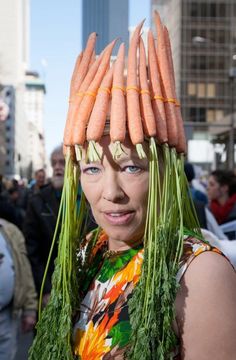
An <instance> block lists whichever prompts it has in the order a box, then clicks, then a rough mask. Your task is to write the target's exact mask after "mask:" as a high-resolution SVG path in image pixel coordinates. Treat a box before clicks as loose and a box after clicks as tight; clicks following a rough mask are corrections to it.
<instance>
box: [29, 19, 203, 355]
mask: <svg viewBox="0 0 236 360" xmlns="http://www.w3.org/2000/svg"><path fill="white" fill-rule="evenodd" d="M154 16H155V25H156V30H157V41H155V38H154V35H153V33H152V32H151V30H149V32H148V49H147V53H146V51H145V47H144V43H143V40H142V36H141V35H140V33H141V29H142V26H143V22H141V23H140V24H139V25H138V26H137V27H136V29H135V31H134V33H133V36H132V39H131V42H130V47H129V51H128V59H127V69H125V46H124V44H123V43H122V44H121V45H120V47H119V51H118V54H117V57H116V60H115V61H114V62H113V64H112V65H110V62H111V54H112V50H113V48H114V45H115V43H116V40H114V41H113V42H111V43H110V44H109V45H108V46H107V47H106V48H105V49H104V50H103V51H102V53H101V54H100V55H99V56H98V57H97V58H96V57H95V51H94V49H95V42H96V34H95V33H92V34H91V35H90V36H89V39H88V42H87V45H86V48H85V50H84V51H83V52H82V53H81V54H80V55H79V57H78V59H77V61H76V64H75V68H74V72H73V75H72V79H71V86H70V98H69V110H68V115H67V121H66V126H65V131H64V152H65V157H66V169H65V181H64V188H63V193H62V201H61V206H60V211H59V216H58V222H59V221H60V222H61V224H62V225H61V231H60V238H59V239H60V240H59V249H58V258H57V261H56V266H55V272H54V276H53V288H52V292H51V297H50V301H49V304H48V306H47V307H46V309H45V310H44V311H43V313H42V314H41V311H40V321H39V323H38V325H37V330H38V335H37V337H36V339H35V341H34V343H33V346H32V348H31V351H30V359H31V360H34V359H35V360H38V359H42V360H43V359H45V360H48V359H55V360H57V359H68V360H72V359H74V355H73V352H72V349H71V334H72V321H71V319H72V316H73V314H74V312H75V311H76V310H77V309H78V306H79V302H80V301H81V299H80V293H81V292H80V288H81V282H82V275H83V274H84V273H85V272H86V264H87V260H88V259H90V258H91V256H92V254H93V248H94V246H96V241H97V238H98V234H99V232H100V229H97V230H95V231H94V232H93V234H92V240H91V241H90V242H89V245H88V246H87V247H86V250H84V251H82V250H81V247H82V244H83V238H84V232H83V226H82V224H83V222H84V218H85V213H86V205H85V198H84V195H83V194H82V197H81V201H80V208H79V211H78V208H77V192H78V190H77V189H78V179H79V166H78V161H80V160H81V156H82V153H81V150H82V148H83V146H84V145H85V143H88V147H87V158H88V161H97V160H98V159H99V157H100V155H99V153H98V151H97V149H96V144H97V143H98V142H99V140H100V139H101V137H102V136H103V134H104V131H106V133H107V129H108V131H109V134H110V139H111V142H112V143H114V145H115V146H114V147H113V149H114V150H113V151H114V152H113V156H114V158H117V157H119V156H120V155H121V154H122V152H123V149H122V143H123V142H124V139H125V136H126V134H128V135H129V137H130V139H131V142H132V143H133V145H134V146H135V147H136V150H137V153H138V155H139V157H140V158H144V157H148V160H149V164H150V165H149V199H148V200H149V201H148V209H147V217H146V227H145V233H144V261H143V265H142V272H141V277H140V280H139V282H138V284H137V286H136V287H135V289H134V292H133V295H132V298H131V299H130V301H129V304H128V305H129V314H130V324H131V328H132V334H131V342H130V350H129V352H128V353H127V354H126V357H127V358H129V359H133V360H134V359H138V360H140V359H144V360H145V359H151V358H155V359H159V360H164V359H167V358H169V355H170V353H171V350H172V349H173V348H174V346H175V341H176V339H175V335H174V332H173V330H172V322H173V319H174V301H175V297H176V292H177V282H176V274H177V272H178V269H179V266H180V259H181V255H182V246H183V238H184V228H185V227H186V228H189V229H193V230H194V231H195V232H198V228H199V227H198V223H197V221H196V216H195V214H194V213H193V208H192V204H191V202H190V200H189V197H188V195H187V181H186V178H185V175H184V171H183V159H184V154H185V152H186V141H185V136H184V128H183V121H182V117H181V112H180V104H179V101H178V100H177V97H176V90H175V80H174V68H173V62H172V55H171V45H170V40H169V34H168V31H167V29H166V27H165V26H163V24H162V22H161V19H160V16H159V14H158V13H157V12H155V14H154ZM125 70H126V72H127V76H126V77H125V75H124V74H125ZM107 125H108V126H107ZM144 140H145V141H147V140H148V141H149V152H148V154H146V153H145V151H144V148H143V143H144ZM160 163H162V165H163V164H164V166H160ZM160 168H162V170H161V171H160ZM57 231H59V230H58V227H57V229H56V233H57ZM55 239H56V236H54V241H53V245H54V242H55ZM53 245H52V248H53ZM41 297H42V291H41ZM48 329H50V331H49V330H48Z"/></svg>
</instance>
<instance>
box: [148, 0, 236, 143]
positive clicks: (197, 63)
mask: <svg viewBox="0 0 236 360" xmlns="http://www.w3.org/2000/svg"><path fill="white" fill-rule="evenodd" d="M156 3H159V1H158V0H152V9H154V8H155V6H156ZM162 6H163V7H162V14H163V20H164V22H165V24H166V25H167V27H168V29H169V32H170V37H171V42H172V50H173V59H174V66H175V74H176V84H177V92H178V96H179V98H180V101H181V107H182V114H183V119H184V121H187V122H191V123H195V125H194V124H193V126H192V128H191V127H190V128H191V129H192V133H190V134H189V136H190V138H191V137H193V136H195V137H196V136H197V137H200V138H202V139H203V138H208V139H209V138H211V131H212V132H213V133H214V125H215V124H217V125H220V124H222V125H223V122H224V121H225V120H224V119H225V116H226V115H227V114H229V113H233V111H234V108H233V103H234V98H235V92H234V91H235V90H234V88H233V86H232V81H233V80H234V79H233V78H232V77H230V71H231V72H232V68H234V67H236V61H235V60H236V59H235V58H236V0H224V1H223V0H215V1H212V0H204V1H203V0H200V1H196V0H195V1H194V0H165V2H163V4H162ZM234 81H235V80H234ZM201 124H203V125H202V126H201ZM206 124H209V125H212V127H207V126H206ZM186 129H187V130H188V129H189V128H186ZM187 132H188V131H187Z"/></svg>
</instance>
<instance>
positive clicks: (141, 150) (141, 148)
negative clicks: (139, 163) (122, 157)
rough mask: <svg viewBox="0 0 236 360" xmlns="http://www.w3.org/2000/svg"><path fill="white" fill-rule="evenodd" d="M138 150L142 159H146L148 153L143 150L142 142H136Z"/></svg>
mask: <svg viewBox="0 0 236 360" xmlns="http://www.w3.org/2000/svg"><path fill="white" fill-rule="evenodd" d="M136 151H137V153H138V156H139V158H140V159H145V158H146V157H147V155H146V154H145V151H144V150H143V145H142V144H136Z"/></svg>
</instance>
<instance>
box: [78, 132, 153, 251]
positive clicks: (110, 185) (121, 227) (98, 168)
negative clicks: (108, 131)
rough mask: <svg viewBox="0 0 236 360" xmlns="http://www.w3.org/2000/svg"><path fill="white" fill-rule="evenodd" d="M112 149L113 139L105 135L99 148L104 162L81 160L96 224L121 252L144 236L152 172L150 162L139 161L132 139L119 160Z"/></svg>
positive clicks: (83, 182)
mask: <svg viewBox="0 0 236 360" xmlns="http://www.w3.org/2000/svg"><path fill="white" fill-rule="evenodd" d="M112 146H114V145H113V144H110V137H109V136H103V137H102V140H101V142H100V144H99V145H98V151H99V153H100V154H102V159H101V161H99V162H92V163H87V164H86V162H85V161H81V164H80V167H81V185H82V189H83V191H84V194H85V196H86V198H87V200H88V202H89V204H90V206H91V209H92V212H93V216H94V218H95V220H96V222H97V223H98V224H99V225H100V226H101V227H102V228H103V229H104V230H105V232H106V233H107V235H108V237H109V246H110V249H113V250H118V249H121V248H122V249H124V248H125V247H126V248H127V247H129V246H131V245H132V244H135V243H136V242H138V241H139V240H140V239H141V238H142V236H143V234H144V228H145V220H146V212H147V202H148V177H149V169H148V159H142V160H141V159H139V157H138V155H137V153H136V150H135V147H134V146H133V145H132V144H131V142H130V140H129V139H128V138H126V140H125V142H124V144H123V145H122V148H123V150H124V152H125V153H124V154H122V155H121V157H120V158H119V159H118V160H113V158H112V153H111V149H112ZM147 150H148V149H146V151H147Z"/></svg>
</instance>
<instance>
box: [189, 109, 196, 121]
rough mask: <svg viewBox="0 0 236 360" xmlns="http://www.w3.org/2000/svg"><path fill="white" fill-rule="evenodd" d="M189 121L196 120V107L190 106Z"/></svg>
mask: <svg viewBox="0 0 236 360" xmlns="http://www.w3.org/2000/svg"><path fill="white" fill-rule="evenodd" d="M190 121H197V108H195V107H194V108H193V107H191V108H190Z"/></svg>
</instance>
